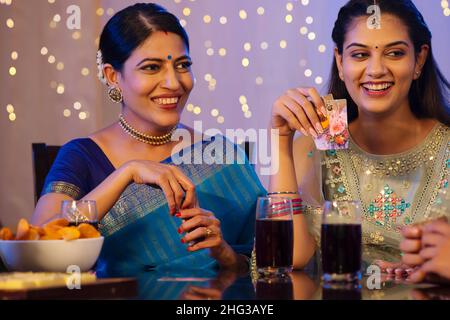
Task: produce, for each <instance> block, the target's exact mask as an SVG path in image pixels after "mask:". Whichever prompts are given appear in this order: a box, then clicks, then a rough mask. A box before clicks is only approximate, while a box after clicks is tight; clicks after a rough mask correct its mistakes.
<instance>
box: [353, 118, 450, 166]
mask: <svg viewBox="0 0 450 320" xmlns="http://www.w3.org/2000/svg"><path fill="white" fill-rule="evenodd" d="M446 129H447V127H446V126H445V125H444V124H442V123H440V122H438V123H436V124H435V125H434V126H433V128H432V129H431V130H430V132H429V133H428V134H427V136H426V137H425V138H424V139H423V140H422V141H421V142H420V143H419V144H417V145H415V146H414V147H412V148H411V149H409V150H406V151H403V152H399V153H393V154H374V153H370V152H367V151H365V150H364V149H362V148H361V147H360V146H359V145H358V144H357V143H356V142H355V140H354V139H353V137H352V135H351V134H350V131H349V140H350V143H351V144H352V148H349V149H353V150H357V151H358V153H362V154H364V155H365V156H366V157H368V158H373V159H381V160H385V159H389V160H390V159H391V158H400V157H405V156H408V155H409V154H411V153H415V152H417V151H419V150H422V149H423V148H424V147H426V145H427V144H428V143H429V142H430V140H431V141H432V140H433V138H434V136H435V135H437V133H438V132H439V131H445V130H446Z"/></svg>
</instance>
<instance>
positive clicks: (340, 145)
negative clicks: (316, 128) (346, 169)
mask: <svg viewBox="0 0 450 320" xmlns="http://www.w3.org/2000/svg"><path fill="white" fill-rule="evenodd" d="M323 100H324V102H325V110H319V112H318V114H319V118H320V121H321V122H320V124H321V125H322V128H323V129H324V132H323V134H321V135H319V136H318V137H317V138H316V139H314V142H315V144H316V148H317V149H318V150H336V149H347V148H348V139H349V133H348V119H347V100H345V99H341V100H334V99H333V96H332V95H327V96H325V97H323ZM323 113H325V114H323Z"/></svg>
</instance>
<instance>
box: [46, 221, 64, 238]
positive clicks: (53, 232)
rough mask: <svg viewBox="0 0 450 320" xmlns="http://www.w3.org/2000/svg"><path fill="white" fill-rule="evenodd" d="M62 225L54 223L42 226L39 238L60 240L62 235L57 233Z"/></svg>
mask: <svg viewBox="0 0 450 320" xmlns="http://www.w3.org/2000/svg"><path fill="white" fill-rule="evenodd" d="M62 228H63V227H61V226H58V225H55V224H50V225H49V224H47V225H45V226H44V235H43V236H42V237H41V240H61V239H62V236H61V234H60V233H59V230H61V229H62Z"/></svg>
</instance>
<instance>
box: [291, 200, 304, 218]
mask: <svg viewBox="0 0 450 320" xmlns="http://www.w3.org/2000/svg"><path fill="white" fill-rule="evenodd" d="M303 213H304V210H303V201H302V199H301V198H296V199H292V214H293V215H294V216H295V215H298V214H303Z"/></svg>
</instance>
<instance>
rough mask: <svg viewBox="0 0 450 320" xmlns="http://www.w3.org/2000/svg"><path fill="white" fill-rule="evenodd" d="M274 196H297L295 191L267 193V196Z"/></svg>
mask: <svg viewBox="0 0 450 320" xmlns="http://www.w3.org/2000/svg"><path fill="white" fill-rule="evenodd" d="M275 194H297V191H274V192H269V193H267V195H268V196H272V195H275Z"/></svg>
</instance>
